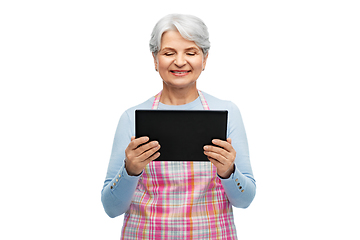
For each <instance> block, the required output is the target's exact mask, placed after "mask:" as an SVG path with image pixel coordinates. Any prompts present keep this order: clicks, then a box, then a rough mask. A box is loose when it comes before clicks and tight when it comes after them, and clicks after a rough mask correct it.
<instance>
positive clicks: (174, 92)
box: [160, 83, 199, 105]
mask: <svg viewBox="0 0 360 240" xmlns="http://www.w3.org/2000/svg"><path fill="white" fill-rule="evenodd" d="M198 97H199V94H198V90H197V88H196V85H194V86H192V87H190V88H181V89H174V88H169V87H168V86H166V84H165V83H164V86H163V91H162V93H161V97H160V102H161V103H163V104H166V105H184V104H187V103H190V102H192V101H194V100H195V99H197V98H198Z"/></svg>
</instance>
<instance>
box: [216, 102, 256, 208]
mask: <svg viewBox="0 0 360 240" xmlns="http://www.w3.org/2000/svg"><path fill="white" fill-rule="evenodd" d="M228 138H231V140H232V142H231V144H232V146H233V148H234V149H235V151H236V159H235V171H234V173H233V174H231V176H230V177H229V178H227V179H222V178H220V179H221V183H222V185H223V187H224V189H225V193H226V195H227V197H228V199H229V201H230V203H231V204H232V205H233V206H235V207H238V208H247V207H248V206H249V205H250V203H251V202H252V200H253V199H254V197H255V192H256V184H255V179H254V176H253V172H252V168H251V165H250V159H249V148H248V142H247V138H246V133H245V128H244V124H243V121H242V117H241V114H240V111H239V109H238V108H237V106H236V105H235V104H233V103H231V102H230V107H229V126H228Z"/></svg>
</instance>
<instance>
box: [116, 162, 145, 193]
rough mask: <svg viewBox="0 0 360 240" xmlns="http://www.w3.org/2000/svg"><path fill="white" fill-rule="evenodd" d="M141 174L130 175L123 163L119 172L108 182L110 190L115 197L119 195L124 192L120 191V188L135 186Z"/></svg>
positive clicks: (132, 187)
mask: <svg viewBox="0 0 360 240" xmlns="http://www.w3.org/2000/svg"><path fill="white" fill-rule="evenodd" d="M141 175H142V173H141V174H140V175H139V176H130V175H129V174H128V173H127V171H126V169H125V164H123V166H122V167H121V168H120V170H119V172H118V173H117V174H116V176H115V177H114V178H113V179H112V180H111V182H110V183H109V185H110V191H111V192H112V194H114V195H115V196H116V197H120V196H121V194H123V193H124V192H122V190H125V189H126V190H130V189H135V188H136V186H137V184H138V181H139V178H140V177H141Z"/></svg>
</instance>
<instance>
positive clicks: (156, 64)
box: [152, 53, 158, 71]
mask: <svg viewBox="0 0 360 240" xmlns="http://www.w3.org/2000/svg"><path fill="white" fill-rule="evenodd" d="M152 55H153V58H154V64H155V70H156V71H157V69H158V68H157V67H158V61H157V57H156V56H155V54H154V53H152Z"/></svg>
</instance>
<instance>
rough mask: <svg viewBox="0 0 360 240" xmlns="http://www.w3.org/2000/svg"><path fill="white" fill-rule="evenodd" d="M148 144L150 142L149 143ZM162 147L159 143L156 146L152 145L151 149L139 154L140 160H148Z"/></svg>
mask: <svg viewBox="0 0 360 240" xmlns="http://www.w3.org/2000/svg"><path fill="white" fill-rule="evenodd" d="M147 145H148V144H147ZM159 149H160V145H159V144H158V145H157V146H156V147H152V148H151V149H149V150H148V151H146V152H143V153H142V154H141V155H140V156H139V160H140V161H146V160H147V159H148V158H150V157H151V156H152V155H153V154H154V153H155V152H157V151H158V150H159Z"/></svg>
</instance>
